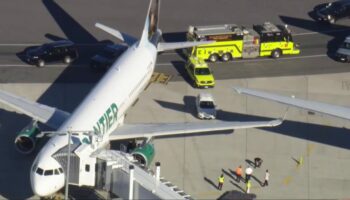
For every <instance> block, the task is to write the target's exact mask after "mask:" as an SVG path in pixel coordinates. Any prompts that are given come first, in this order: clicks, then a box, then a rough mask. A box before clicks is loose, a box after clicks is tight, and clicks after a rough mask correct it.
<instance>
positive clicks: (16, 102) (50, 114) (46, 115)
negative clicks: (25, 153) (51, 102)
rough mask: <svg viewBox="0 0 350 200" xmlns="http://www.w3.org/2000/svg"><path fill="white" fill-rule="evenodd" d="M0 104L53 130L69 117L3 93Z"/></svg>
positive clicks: (63, 113) (53, 109)
mask: <svg viewBox="0 0 350 200" xmlns="http://www.w3.org/2000/svg"><path fill="white" fill-rule="evenodd" d="M0 102H1V103H4V104H6V105H8V106H10V107H12V108H15V109H16V110H18V111H20V112H22V113H23V114H25V115H27V116H29V117H32V118H33V119H34V120H37V121H39V122H41V123H44V124H46V125H48V126H50V127H51V128H54V129H58V128H59V127H60V126H61V124H62V123H63V122H64V121H65V120H66V119H67V118H68V117H69V116H70V114H69V113H67V112H65V111H62V110H59V109H57V108H53V107H50V106H46V105H43V104H39V103H37V102H32V101H28V100H27V99H24V98H22V97H19V96H15V95H13V94H10V93H7V92H4V91H0Z"/></svg>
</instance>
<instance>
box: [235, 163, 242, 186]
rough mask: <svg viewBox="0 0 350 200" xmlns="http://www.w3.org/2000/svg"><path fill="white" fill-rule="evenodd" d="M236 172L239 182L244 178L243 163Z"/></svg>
mask: <svg viewBox="0 0 350 200" xmlns="http://www.w3.org/2000/svg"><path fill="white" fill-rule="evenodd" d="M235 173H236V179H237V182H238V183H239V182H240V180H241V179H242V166H241V165H240V166H238V167H237V168H236V170H235Z"/></svg>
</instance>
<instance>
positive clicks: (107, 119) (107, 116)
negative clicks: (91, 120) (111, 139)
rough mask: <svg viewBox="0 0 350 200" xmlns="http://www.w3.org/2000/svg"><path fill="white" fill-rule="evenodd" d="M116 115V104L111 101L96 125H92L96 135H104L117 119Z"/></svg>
mask: <svg viewBox="0 0 350 200" xmlns="http://www.w3.org/2000/svg"><path fill="white" fill-rule="evenodd" d="M117 116H118V106H117V105H116V104H115V103H112V104H111V106H109V108H108V109H107V110H106V111H105V113H103V115H101V117H100V119H99V120H98V121H97V122H96V125H95V126H94V131H95V133H96V134H98V135H101V134H102V135H104V134H105V133H106V132H107V131H108V130H109V129H110V128H111V127H112V125H113V124H114V123H115V122H116V121H117Z"/></svg>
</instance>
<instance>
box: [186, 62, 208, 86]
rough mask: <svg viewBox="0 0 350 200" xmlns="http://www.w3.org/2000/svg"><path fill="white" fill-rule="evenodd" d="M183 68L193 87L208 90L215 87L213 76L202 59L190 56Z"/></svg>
mask: <svg viewBox="0 0 350 200" xmlns="http://www.w3.org/2000/svg"><path fill="white" fill-rule="evenodd" d="M185 68H186V71H187V73H188V75H189V76H190V78H191V79H192V81H193V85H194V87H198V88H209V87H214V86H215V80H214V76H213V74H212V72H211V70H210V68H209V66H208V64H207V63H206V62H205V61H204V60H203V59H199V58H197V57H194V56H191V57H189V58H188V61H187V63H186V65H185Z"/></svg>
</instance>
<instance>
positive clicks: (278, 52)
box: [271, 49, 282, 58]
mask: <svg viewBox="0 0 350 200" xmlns="http://www.w3.org/2000/svg"><path fill="white" fill-rule="evenodd" d="M281 54H282V52H281V50H279V49H275V50H273V51H272V54H271V56H272V58H279V57H281Z"/></svg>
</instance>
